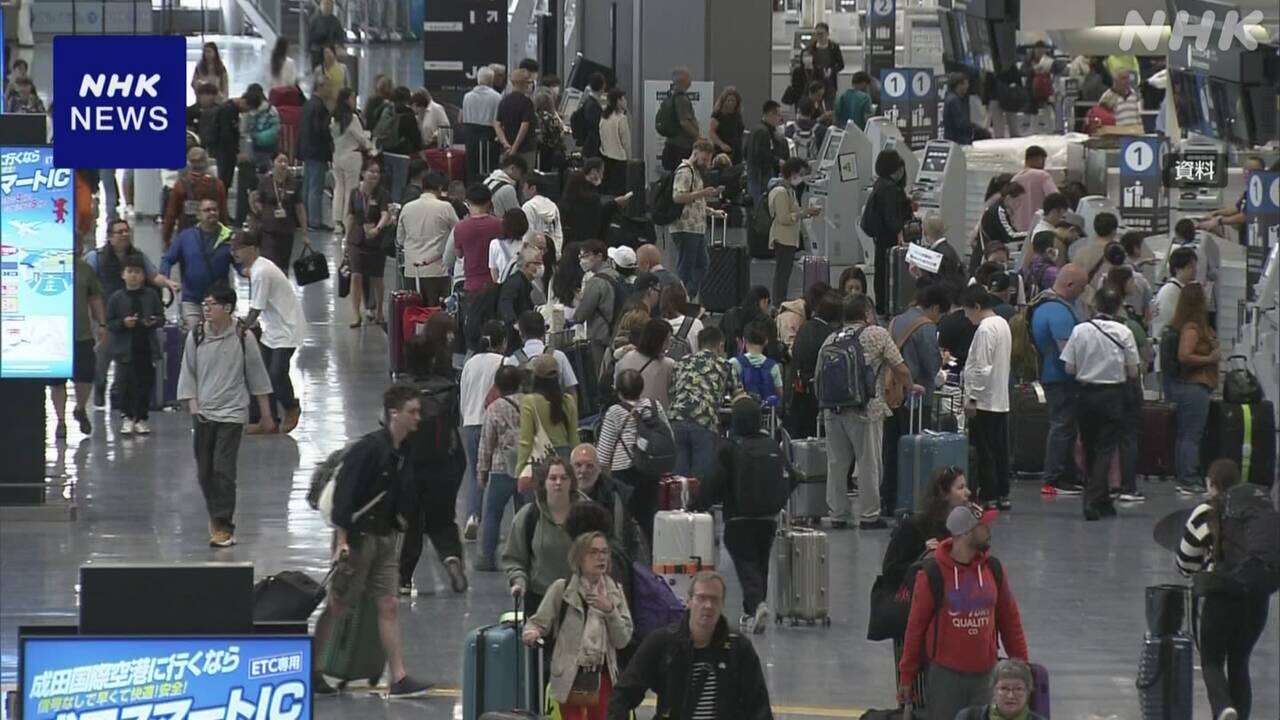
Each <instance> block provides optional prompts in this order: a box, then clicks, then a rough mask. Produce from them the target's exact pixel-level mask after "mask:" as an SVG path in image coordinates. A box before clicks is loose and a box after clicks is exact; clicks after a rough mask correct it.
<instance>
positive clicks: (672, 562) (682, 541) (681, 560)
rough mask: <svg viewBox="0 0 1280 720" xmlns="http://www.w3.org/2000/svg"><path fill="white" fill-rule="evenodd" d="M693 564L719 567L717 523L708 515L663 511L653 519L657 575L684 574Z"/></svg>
mask: <svg viewBox="0 0 1280 720" xmlns="http://www.w3.org/2000/svg"><path fill="white" fill-rule="evenodd" d="M689 565H695V566H699V567H701V568H704V569H714V568H715V565H716V534H715V522H714V521H713V520H712V519H711V515H710V514H708V513H695V512H685V511H684V510H659V511H658V513H657V514H656V515H654V518H653V570H654V572H656V573H659V574H668V573H672V572H680V568H682V567H684V566H689Z"/></svg>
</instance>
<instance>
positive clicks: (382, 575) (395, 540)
mask: <svg viewBox="0 0 1280 720" xmlns="http://www.w3.org/2000/svg"><path fill="white" fill-rule="evenodd" d="M402 537H403V536H402V535H401V533H398V532H393V533H391V534H390V535H366V534H359V535H353V536H351V537H350V538H349V539H348V543H349V544H350V546H351V552H349V553H348V554H347V557H346V558H345V559H343V560H341V561H339V563H338V568H337V570H336V571H335V572H334V573H333V582H332V587H331V590H332V591H333V597H334V598H335V599H336V600H337V601H338V602H340V603H342V604H343V605H346V606H347V607H352V606H355V605H357V604H358V603H359V602H360V601H361V600H363V599H364V598H365V596H366V593H368V594H369V595H368V596H369V597H373V598H383V597H393V596H395V594H396V583H397V582H399V579H400V541H401V538H402Z"/></svg>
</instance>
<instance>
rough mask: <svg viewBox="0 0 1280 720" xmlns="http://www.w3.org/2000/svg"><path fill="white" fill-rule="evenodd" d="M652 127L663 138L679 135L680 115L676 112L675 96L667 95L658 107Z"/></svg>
mask: <svg viewBox="0 0 1280 720" xmlns="http://www.w3.org/2000/svg"><path fill="white" fill-rule="evenodd" d="M653 124H654V127H655V128H656V129H657V131H658V134H659V135H661V136H662V137H664V138H671V137H676V136H677V135H679V134H680V114H679V113H678V112H676V101H675V94H674V93H672V94H669V95H667V97H666V99H665V100H663V101H662V104H661V105H658V112H657V115H656V116H655V117H654V118H653Z"/></svg>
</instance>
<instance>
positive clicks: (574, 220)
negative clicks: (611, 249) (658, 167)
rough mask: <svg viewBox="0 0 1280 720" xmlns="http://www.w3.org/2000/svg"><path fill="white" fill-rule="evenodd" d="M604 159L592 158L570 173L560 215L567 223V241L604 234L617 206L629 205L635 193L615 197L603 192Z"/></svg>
mask: <svg viewBox="0 0 1280 720" xmlns="http://www.w3.org/2000/svg"><path fill="white" fill-rule="evenodd" d="M603 182H604V161H602V160H601V159H600V158H588V159H587V161H586V162H585V163H584V164H583V166H582V170H580V171H575V172H572V173H569V180H568V182H567V183H565V188H564V195H563V196H562V197H561V198H560V218H561V220H562V221H563V223H564V242H566V243H570V242H586V241H588V240H599V239H601V238H603V237H604V231H605V228H607V227H609V219H610V217H611V216H612V214H613V211H614V210H615V208H620V207H625V206H626V204H627V203H628V202H630V201H631V195H632V194H631V193H627V194H626V195H619V196H617V197H614V196H612V195H607V194H602V193H601V192H600V186H601V184H602V183H603Z"/></svg>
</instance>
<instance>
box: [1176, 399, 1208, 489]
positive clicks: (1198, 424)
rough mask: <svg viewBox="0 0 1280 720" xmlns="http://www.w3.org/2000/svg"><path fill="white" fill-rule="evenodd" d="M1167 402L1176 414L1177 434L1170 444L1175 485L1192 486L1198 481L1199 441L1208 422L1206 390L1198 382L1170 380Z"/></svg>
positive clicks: (1199, 477) (1199, 476)
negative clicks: (1171, 401) (1171, 383)
mask: <svg viewBox="0 0 1280 720" xmlns="http://www.w3.org/2000/svg"><path fill="white" fill-rule="evenodd" d="M1170 399H1172V400H1173V403H1174V411H1175V412H1176V413H1177V424H1178V434H1177V438H1176V439H1175V440H1174V443H1173V467H1174V470H1175V471H1176V472H1177V475H1178V482H1179V483H1182V484H1184V485H1196V484H1199V483H1200V482H1201V475H1200V441H1201V439H1203V438H1204V426H1205V423H1206V422H1208V421H1209V388H1207V387H1205V386H1204V385H1201V384H1199V383H1189V382H1183V381H1182V380H1174V381H1173V393H1172V394H1171V395H1170Z"/></svg>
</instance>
